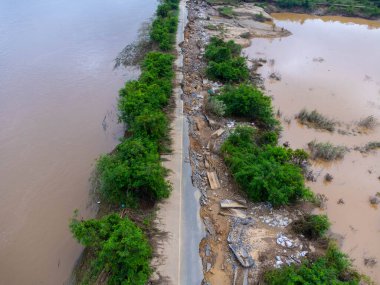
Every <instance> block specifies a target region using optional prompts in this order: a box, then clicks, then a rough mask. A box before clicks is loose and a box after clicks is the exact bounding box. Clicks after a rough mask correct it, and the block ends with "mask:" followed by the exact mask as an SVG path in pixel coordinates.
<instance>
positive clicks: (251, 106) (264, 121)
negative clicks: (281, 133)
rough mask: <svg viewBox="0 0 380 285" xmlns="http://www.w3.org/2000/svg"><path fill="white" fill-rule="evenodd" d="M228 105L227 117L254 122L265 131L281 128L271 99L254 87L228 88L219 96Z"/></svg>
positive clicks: (245, 85)
mask: <svg viewBox="0 0 380 285" xmlns="http://www.w3.org/2000/svg"><path fill="white" fill-rule="evenodd" d="M218 100H220V101H222V102H224V104H225V105H226V115H227V116H236V117H244V118H249V119H251V120H254V121H255V122H256V123H257V124H258V125H259V126H262V127H264V128H265V129H274V128H275V127H277V126H279V123H278V121H277V120H276V119H275V117H274V113H273V107H272V101H271V98H270V97H268V96H265V95H264V94H263V92H262V91H261V90H259V89H257V88H255V87H253V86H252V85H248V84H240V85H238V86H236V87H235V86H227V87H225V88H224V90H223V91H222V94H221V95H220V96H218Z"/></svg>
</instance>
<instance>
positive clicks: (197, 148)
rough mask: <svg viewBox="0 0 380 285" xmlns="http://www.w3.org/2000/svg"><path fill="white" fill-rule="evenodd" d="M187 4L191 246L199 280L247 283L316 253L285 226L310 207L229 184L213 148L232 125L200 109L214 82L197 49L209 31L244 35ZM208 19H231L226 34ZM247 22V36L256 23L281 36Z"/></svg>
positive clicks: (214, 13)
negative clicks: (194, 233) (200, 235)
mask: <svg viewBox="0 0 380 285" xmlns="http://www.w3.org/2000/svg"><path fill="white" fill-rule="evenodd" d="M187 5H188V20H189V22H188V25H187V26H186V29H185V40H184V42H183V44H182V50H183V53H184V67H183V71H184V81H183V82H184V83H183V91H184V95H183V100H184V112H185V114H186V116H187V118H188V121H189V137H190V150H189V151H190V155H189V157H190V162H191V165H192V170H193V173H192V181H193V184H194V185H195V186H196V187H197V188H198V189H199V190H200V191H201V193H202V197H201V200H200V202H201V206H202V207H201V213H200V215H201V218H202V219H203V222H204V224H205V227H206V230H207V235H206V237H205V238H204V239H203V240H202V242H201V244H200V247H199V251H200V255H201V258H202V264H203V270H204V275H205V277H204V284H210V285H211V284H218V285H223V284H226V285H227V284H228V285H229V284H248V283H246V282H249V284H255V283H257V282H258V281H259V279H260V275H261V273H262V272H263V269H265V268H268V267H270V268H273V267H279V266H281V265H283V264H291V263H299V262H300V261H301V260H302V258H303V257H305V256H307V255H313V254H317V253H318V251H319V248H320V247H319V245H318V244H312V243H311V242H310V241H308V240H306V239H305V238H304V237H302V236H297V235H295V234H294V233H293V232H292V231H291V230H290V227H289V225H290V223H291V222H292V221H294V220H297V219H299V218H300V217H301V216H302V215H303V213H304V212H305V211H308V210H310V209H307V208H308V207H307V206H306V205H298V206H296V207H291V208H289V207H283V208H279V209H274V208H272V207H271V206H270V205H268V204H263V203H260V204H259V203H250V202H248V201H246V199H245V195H244V194H243V193H242V192H241V191H240V190H239V189H238V187H237V185H236V184H235V183H234V180H233V178H232V176H231V174H230V173H229V171H228V169H227V167H226V166H225V164H224V162H223V159H222V157H221V155H220V152H219V148H220V145H221V143H222V142H223V140H224V139H225V138H226V137H227V136H228V134H229V132H230V130H231V129H232V128H233V127H234V126H235V122H233V121H230V120H227V119H220V118H216V117H212V116H211V115H210V114H208V113H207V112H206V109H205V102H207V97H208V90H210V89H213V90H216V89H218V88H220V85H219V84H217V83H215V82H210V81H208V80H207V79H206V78H205V75H204V70H205V67H206V64H205V61H204V59H203V53H204V51H205V45H206V44H207V42H208V40H209V38H210V36H212V35H216V34H218V35H220V36H223V37H224V38H225V39H234V40H236V41H237V42H241V41H239V39H244V38H242V37H241V34H240V32H239V33H237V32H236V33H235V32H231V31H235V30H236V29H237V28H236V27H239V26H241V25H242V24H241V23H242V22H241V21H240V22H239V21H237V22H236V21H230V19H226V18H223V17H221V16H220V15H219V14H218V10H217V8H215V7H212V6H210V5H208V4H207V3H206V2H205V1H197V0H190V1H188V3H187ZM242 17H248V16H242ZM216 21H217V22H218V23H219V24H220V25H222V24H223V25H224V24H225V23H228V25H229V24H231V23H232V24H231V25H232V28H231V29H230V30H229V31H230V32H227V33H226V32H225V30H224V29H221V30H210V25H215V23H216ZM244 21H246V22H248V19H247V18H245V20H244ZM249 21H250V22H253V23H250V25H251V29H250V33H251V34H253V33H254V32H255V31H256V29H255V28H254V27H255V26H256V25H257V26H260V27H263V28H262V29H261V31H262V30H264V31H267V32H268V33H267V34H266V36H270V37H274V36H283V35H285V34H286V33H285V31H284V30H282V29H281V28H277V27H276V29H273V25H272V23H271V22H269V23H262V22H257V21H254V19H252V18H250V20H249ZM240 28H241V27H240ZM243 28H244V29H245V28H246V26H245V27H243ZM244 40H245V39H244ZM247 40H248V44H249V39H247Z"/></svg>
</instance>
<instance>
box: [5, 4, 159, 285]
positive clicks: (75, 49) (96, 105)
mask: <svg viewBox="0 0 380 285" xmlns="http://www.w3.org/2000/svg"><path fill="white" fill-rule="evenodd" d="M156 5H157V2H156V0H146V1H144V3H143V4H142V2H141V1H138V0H110V1H100V0H82V1H75V0H35V1H27V0H17V1H15V0H2V1H0V35H1V36H0V284H7V285H12V284H63V283H64V282H65V281H66V280H67V279H68V278H69V276H70V273H71V270H72V268H73V266H74V264H75V261H76V260H77V258H78V256H79V255H80V252H81V247H80V246H78V245H77V243H76V241H74V240H73V239H72V237H71V234H70V232H69V230H68V223H69V219H70V217H71V216H72V213H73V211H74V210H75V209H80V210H81V213H83V214H84V215H85V216H88V215H91V211H90V210H89V209H88V207H87V204H88V202H89V189H90V183H89V181H88V179H89V177H90V173H91V170H92V169H93V165H94V161H95V159H96V158H97V157H98V156H99V154H101V153H105V152H109V151H110V150H112V149H113V147H114V146H115V144H116V143H117V141H118V137H120V135H121V134H122V127H121V126H120V125H118V124H117V119H116V114H115V110H116V109H115V104H116V98H117V94H118V90H119V89H120V88H121V87H122V86H123V83H124V82H125V81H126V80H128V79H130V78H133V77H135V76H136V71H133V70H125V69H117V70H113V66H114V61H113V60H114V58H115V57H116V56H117V55H118V53H119V52H120V51H121V50H122V49H123V48H124V47H125V45H127V44H129V43H131V42H133V41H134V40H135V39H136V37H137V34H138V30H139V28H140V26H141V24H142V23H143V22H144V21H147V20H148V19H149V18H150V17H151V16H152V15H153V13H154V10H155V7H156Z"/></svg>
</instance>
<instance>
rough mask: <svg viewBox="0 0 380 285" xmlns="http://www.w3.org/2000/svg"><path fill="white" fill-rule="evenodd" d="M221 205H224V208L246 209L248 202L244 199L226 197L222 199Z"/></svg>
mask: <svg viewBox="0 0 380 285" xmlns="http://www.w3.org/2000/svg"><path fill="white" fill-rule="evenodd" d="M220 207H222V208H242V209H246V208H247V204H246V202H245V201H244V200H242V201H234V200H229V199H225V200H222V201H220Z"/></svg>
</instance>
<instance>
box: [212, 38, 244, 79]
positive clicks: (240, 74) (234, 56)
mask: <svg viewBox="0 0 380 285" xmlns="http://www.w3.org/2000/svg"><path fill="white" fill-rule="evenodd" d="M240 52H241V46H240V45H237V44H236V43H235V42H233V41H228V42H224V41H223V40H221V39H218V38H216V37H213V38H212V39H211V41H210V43H209V44H208V45H207V47H206V52H205V57H206V59H207V61H208V66H207V70H206V73H207V76H208V77H209V78H211V79H213V80H220V81H222V82H242V81H245V80H247V79H248V78H249V69H248V67H247V63H246V60H245V58H244V57H241V56H240Z"/></svg>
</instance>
